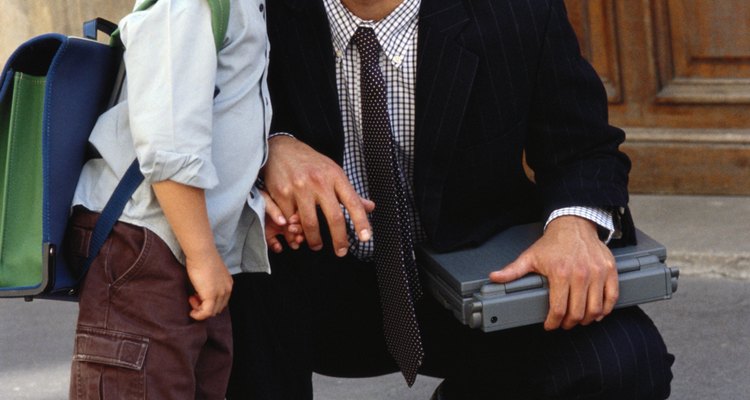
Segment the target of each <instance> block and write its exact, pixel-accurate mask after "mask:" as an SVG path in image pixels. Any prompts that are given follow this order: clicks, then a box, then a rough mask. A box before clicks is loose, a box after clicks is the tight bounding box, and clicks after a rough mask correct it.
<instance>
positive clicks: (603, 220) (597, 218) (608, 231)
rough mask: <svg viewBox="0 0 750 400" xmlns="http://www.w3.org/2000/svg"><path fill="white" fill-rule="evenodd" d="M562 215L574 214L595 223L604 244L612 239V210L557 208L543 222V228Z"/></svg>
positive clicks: (613, 231)
mask: <svg viewBox="0 0 750 400" xmlns="http://www.w3.org/2000/svg"><path fill="white" fill-rule="evenodd" d="M564 215H575V216H577V217H581V218H585V219H587V220H589V221H591V222H593V223H595V224H596V225H597V226H598V228H599V229H598V230H599V238H600V239H601V240H602V241H603V242H604V244H607V243H609V241H610V240H612V236H613V235H614V234H615V224H614V222H613V220H612V212H610V211H608V210H605V209H602V208H596V207H564V208H558V209H557V210H555V211H553V212H552V214H550V215H549V218H547V222H546V223H545V224H544V229H545V230H546V229H547V225H549V223H550V222H552V220H554V219H555V218H559V217H562V216H564Z"/></svg>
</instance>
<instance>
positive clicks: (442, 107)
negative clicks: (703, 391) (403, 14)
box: [415, 0, 479, 233]
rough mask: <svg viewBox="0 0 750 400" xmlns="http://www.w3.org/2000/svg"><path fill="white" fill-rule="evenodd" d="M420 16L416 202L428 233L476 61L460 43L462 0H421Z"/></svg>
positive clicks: (437, 208) (463, 16)
mask: <svg viewBox="0 0 750 400" xmlns="http://www.w3.org/2000/svg"><path fill="white" fill-rule="evenodd" d="M419 18H420V19H419V38H418V41H419V43H418V50H417V54H418V59H417V87H416V99H415V101H416V121H415V135H416V138H415V144H416V146H415V147H416V154H415V192H416V193H415V195H416V199H415V203H416V205H417V209H418V210H420V214H421V216H422V219H423V222H424V224H425V228H426V229H427V230H428V233H430V231H434V230H435V229H436V224H435V222H436V221H437V218H438V215H439V212H440V205H441V197H442V189H443V184H444V181H445V177H446V176H447V171H446V168H449V166H450V160H451V156H452V153H453V149H454V144H455V142H456V137H457V136H458V133H459V131H460V129H461V125H462V121H463V116H464V112H465V109H466V106H467V103H468V99H469V95H470V92H471V87H472V83H473V80H474V76H475V74H476V69H477V65H478V63H479V60H478V57H477V56H476V55H475V54H473V53H471V52H469V51H468V50H466V49H465V48H463V47H462V46H461V44H460V43H459V41H460V33H461V31H462V30H463V29H464V28H465V27H466V24H467V23H468V21H469V19H468V16H467V14H466V10H465V9H464V6H463V5H462V4H461V2H460V1H457V0H422V5H421V9H420V16H419Z"/></svg>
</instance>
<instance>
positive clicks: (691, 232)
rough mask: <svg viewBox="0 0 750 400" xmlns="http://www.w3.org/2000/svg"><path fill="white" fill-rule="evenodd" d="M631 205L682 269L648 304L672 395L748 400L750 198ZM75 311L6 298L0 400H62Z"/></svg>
mask: <svg viewBox="0 0 750 400" xmlns="http://www.w3.org/2000/svg"><path fill="white" fill-rule="evenodd" d="M632 204H633V212H634V215H635V218H636V222H637V223H638V225H639V226H640V227H641V229H643V230H644V231H646V232H648V233H649V234H651V235H652V236H653V237H654V238H656V239H657V240H660V241H662V242H663V243H664V244H666V245H667V248H668V249H669V252H670V258H669V260H670V262H669V263H670V265H672V266H679V267H680V268H681V269H682V270H683V272H685V273H684V274H683V276H682V277H681V278H680V285H679V289H678V291H677V293H676V294H675V297H674V298H673V299H672V300H670V301H662V302H657V303H652V304H648V305H645V306H644V308H645V309H646V310H647V311H648V312H649V314H650V315H651V316H652V318H653V319H654V321H655V323H656V325H657V326H659V328H660V329H661V331H662V333H663V335H664V337H665V340H666V342H667V345H668V347H669V349H670V351H671V352H672V353H674V354H675V356H676V357H677V361H676V363H675V365H674V368H673V371H674V374H675V379H674V381H673V389H672V391H673V395H672V397H671V398H672V399H679V400H692V399H696V400H697V399H720V400H748V399H750V280H748V279H747V278H748V277H749V275H750V265H746V264H743V262H745V261H743V260H748V258H746V257H747V255H748V253H750V248H748V245H747V242H748V239H750V234H748V227H750V199H749V198H740V197H736V198H731V197H729V198H721V197H716V198H713V197H674V196H672V197H668V196H635V197H634V199H633V203H632ZM691 254H692V256H691ZM685 265H687V266H685ZM75 313H76V306H75V304H66V303H60V302H52V301H34V302H32V303H24V302H23V301H22V300H16V299H13V300H0V321H2V322H1V325H0V400H28V399H33V400H59V399H65V398H66V396H67V385H68V377H67V375H68V364H69V360H70V352H71V346H72V335H73V325H74V320H75ZM315 381H316V398H317V399H322V400H344V399H346V400H352V399H364V400H386V399H402V400H412V399H413V400H426V399H429V396H430V394H431V393H432V390H433V389H434V387H435V386H436V385H437V383H438V381H437V380H435V379H431V378H426V377H420V378H419V379H418V380H417V384H416V385H415V387H414V388H412V389H408V388H407V387H406V385H405V384H404V383H403V380H402V379H401V378H400V376H398V375H387V376H383V377H378V378H371V379H336V378H329V377H321V376H316V378H315Z"/></svg>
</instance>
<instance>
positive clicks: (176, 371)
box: [65, 207, 232, 400]
mask: <svg viewBox="0 0 750 400" xmlns="http://www.w3.org/2000/svg"><path fill="white" fill-rule="evenodd" d="M98 216H99V214H98V213H93V212H91V211H88V210H86V209H85V208H83V207H76V208H75V210H74V214H73V217H72V218H71V223H70V226H69V228H68V229H69V230H68V235H67V237H66V244H65V252H66V255H67V256H68V257H69V260H70V262H71V263H76V264H77V263H81V264H82V260H84V259H85V258H86V256H87V253H88V247H89V242H90V239H91V232H92V230H93V229H94V225H95V223H96V220H97V218H98ZM192 293H193V289H192V285H191V284H190V281H189V279H188V276H187V272H186V270H185V267H184V266H183V265H182V264H181V263H180V262H178V261H177V259H176V258H175V257H174V255H173V254H172V252H171V251H170V249H169V247H167V245H166V244H165V243H164V242H163V241H162V240H161V239H160V238H159V237H157V236H156V234H154V233H153V232H151V231H149V230H148V229H146V228H142V227H138V226H135V225H131V224H127V223H122V222H118V223H117V224H116V225H115V227H114V229H113V231H112V233H111V234H110V236H109V238H108V239H107V241H106V243H105V244H104V246H103V247H102V250H101V252H100V253H99V255H98V256H97V257H96V259H95V260H94V262H93V263H92V265H91V268H90V269H89V272H88V274H87V276H86V278H85V280H84V282H83V284H82V287H81V294H80V309H79V315H78V325H77V330H76V338H75V348H74V354H73V364H72V368H71V380H70V398H71V399H76V400H78V399H86V400H89V399H100V400H131V399H132V400H136V399H138V400H140V399H149V400H161V399H179V400H185V399H211V400H213V399H217V400H219V399H224V395H225V392H226V385H227V381H228V379H229V373H230V370H231V363H232V327H231V321H230V318H229V312H228V311H224V312H223V313H221V314H219V315H218V316H216V317H214V318H210V319H208V320H206V321H195V320H193V319H191V318H190V317H189V315H188V313H189V311H190V305H189V304H188V296H189V295H191V294H192Z"/></svg>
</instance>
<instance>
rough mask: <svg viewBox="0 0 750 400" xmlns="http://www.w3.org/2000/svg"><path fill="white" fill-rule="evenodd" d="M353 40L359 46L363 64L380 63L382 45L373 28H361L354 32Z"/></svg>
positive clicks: (358, 49)
mask: <svg viewBox="0 0 750 400" xmlns="http://www.w3.org/2000/svg"><path fill="white" fill-rule="evenodd" d="M352 40H353V41H354V44H356V45H357V51H358V52H359V57H360V58H361V59H362V62H363V63H376V62H377V61H378V53H379V52H380V44H379V43H378V38H377V36H375V31H374V30H372V28H363V27H361V26H360V27H359V28H357V31H356V32H354V36H353V37H352Z"/></svg>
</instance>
